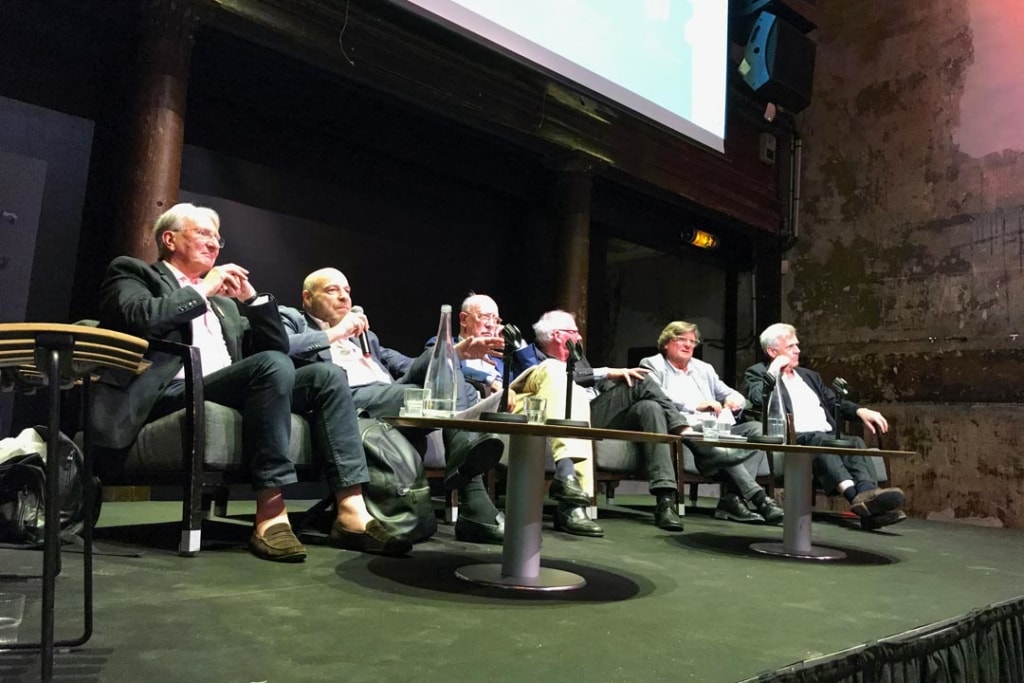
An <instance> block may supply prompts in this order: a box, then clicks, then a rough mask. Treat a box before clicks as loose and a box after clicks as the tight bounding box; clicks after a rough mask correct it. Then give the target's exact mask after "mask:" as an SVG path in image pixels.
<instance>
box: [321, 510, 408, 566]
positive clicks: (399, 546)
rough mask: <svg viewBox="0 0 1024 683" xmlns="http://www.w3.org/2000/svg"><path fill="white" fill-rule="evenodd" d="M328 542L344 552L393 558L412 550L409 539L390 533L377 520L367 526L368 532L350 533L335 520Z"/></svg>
mask: <svg viewBox="0 0 1024 683" xmlns="http://www.w3.org/2000/svg"><path fill="white" fill-rule="evenodd" d="M327 542H328V543H330V544H331V545H332V546H334V547H335V548H341V549H342V550H357V551H359V552H363V553H373V554H375V555H390V556H392V557H395V556H398V555H405V554H406V553H408V552H409V551H410V550H412V543H410V542H409V541H408V539H406V538H405V537H404V536H393V535H392V534H390V533H388V530H387V529H385V528H384V525H383V524H381V523H380V522H378V521H377V520H375V519H374V520H371V521H370V523H369V524H367V525H366V531H349V530H348V529H346V528H345V527H343V526H342V525H341V523H340V522H339V521H338V520H337V519H335V520H334V523H333V524H331V533H330V535H329V536H328V537H327Z"/></svg>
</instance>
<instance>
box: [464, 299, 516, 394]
mask: <svg viewBox="0 0 1024 683" xmlns="http://www.w3.org/2000/svg"><path fill="white" fill-rule="evenodd" d="M501 323H502V321H501V317H500V316H499V315H498V304H497V302H495V301H494V299H492V298H491V297H489V296H487V295H486V294H475V293H471V294H470V295H469V296H467V297H466V298H465V299H464V300H463V302H462V310H461V311H460V312H459V332H458V336H457V338H456V345H455V350H456V351H457V352H459V356H460V357H461V358H462V374H463V375H464V376H465V378H466V380H467V381H468V382H469V383H470V384H472V385H473V386H474V387H476V389H477V390H478V391H479V392H480V395H481V396H482V397H484V398H486V397H487V396H490V395H491V394H493V393H497V392H500V391H501V390H502V388H503V387H502V373H503V372H504V364H503V361H502V358H501V354H502V351H503V350H504V338H503V337H502V335H501ZM474 344H475V345H479V344H483V345H486V346H487V347H488V350H487V352H486V353H485V354H483V356H482V357H478V358H467V357H466V351H465V349H466V348H467V347H468V346H470V345H474Z"/></svg>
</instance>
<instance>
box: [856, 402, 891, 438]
mask: <svg viewBox="0 0 1024 683" xmlns="http://www.w3.org/2000/svg"><path fill="white" fill-rule="evenodd" d="M857 417H859V418H860V421H861V422H863V423H864V426H865V427H867V428H868V430H869V431H870V432H871V433H872V434H875V433H876V432H881V433H883V434H885V433H886V432H888V431H889V421H888V420H886V419H885V417H884V416H883V415H882V414H881V413H880V412H878V411H877V410H871V409H870V408H860V409H858V410H857ZM876 428H877V429H876Z"/></svg>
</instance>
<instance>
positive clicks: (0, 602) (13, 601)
mask: <svg viewBox="0 0 1024 683" xmlns="http://www.w3.org/2000/svg"><path fill="white" fill-rule="evenodd" d="M24 615H25V595H24V594H23V593H0V649H2V648H3V645H4V643H16V642H18V627H19V626H21V619H22V617H23V616H24Z"/></svg>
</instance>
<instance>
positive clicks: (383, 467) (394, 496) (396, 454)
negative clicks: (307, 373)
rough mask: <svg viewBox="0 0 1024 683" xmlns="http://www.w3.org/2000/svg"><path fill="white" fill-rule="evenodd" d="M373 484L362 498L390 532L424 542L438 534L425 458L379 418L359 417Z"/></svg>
mask: <svg viewBox="0 0 1024 683" xmlns="http://www.w3.org/2000/svg"><path fill="white" fill-rule="evenodd" d="M359 435H360V438H361V439H362V442H363V450H365V451H366V466H367V468H368V469H369V471H370V481H369V482H367V483H366V484H363V498H364V500H365V501H366V507H367V509H368V510H369V511H370V514H371V515H373V516H374V518H376V519H377V520H378V521H379V522H380V523H381V524H383V525H384V526H385V528H387V529H388V531H390V532H391V533H395V534H402V535H404V536H405V537H406V538H407V539H409V541H411V542H413V543H417V542H419V541H424V540H426V539H428V538H430V537H431V536H433V535H434V533H435V532H436V531H437V518H436V517H435V516H434V504H433V502H432V501H431V499H430V484H429V483H427V476H426V474H425V473H424V471H423V458H422V457H421V456H420V454H419V452H417V450H416V449H415V448H413V446H412V444H411V443H409V441H408V439H406V438H405V436H403V435H402V433H401V432H399V431H398V430H397V429H395V428H394V427H392V426H391V425H389V424H388V423H387V422H383V421H381V420H378V419H376V418H359Z"/></svg>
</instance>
